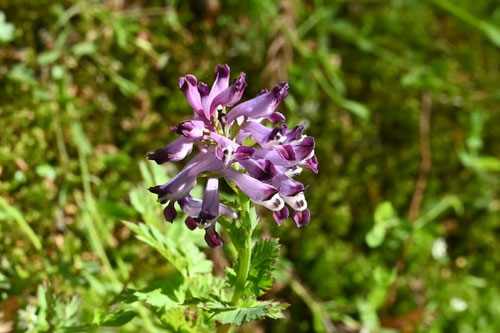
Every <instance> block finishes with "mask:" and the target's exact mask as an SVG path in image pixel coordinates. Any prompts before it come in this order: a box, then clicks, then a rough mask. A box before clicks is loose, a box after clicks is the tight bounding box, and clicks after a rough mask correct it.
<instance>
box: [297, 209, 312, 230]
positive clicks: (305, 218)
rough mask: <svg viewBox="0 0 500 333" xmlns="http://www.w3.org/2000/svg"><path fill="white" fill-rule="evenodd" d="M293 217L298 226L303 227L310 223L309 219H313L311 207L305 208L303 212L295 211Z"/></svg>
mask: <svg viewBox="0 0 500 333" xmlns="http://www.w3.org/2000/svg"><path fill="white" fill-rule="evenodd" d="M293 219H294V220H295V224H296V225H297V227H298V228H301V227H303V226H306V225H308V224H309V221H310V220H311V212H310V211H309V209H306V210H303V211H301V212H295V213H294V214H293Z"/></svg>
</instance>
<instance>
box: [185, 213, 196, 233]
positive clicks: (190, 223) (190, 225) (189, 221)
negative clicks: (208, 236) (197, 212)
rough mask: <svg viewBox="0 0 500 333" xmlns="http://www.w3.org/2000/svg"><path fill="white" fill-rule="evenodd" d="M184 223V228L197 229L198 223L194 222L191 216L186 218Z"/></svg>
mask: <svg viewBox="0 0 500 333" xmlns="http://www.w3.org/2000/svg"><path fill="white" fill-rule="evenodd" d="M184 223H186V226H187V227H188V228H189V230H194V229H196V228H197V227H198V222H196V220H195V219H193V218H192V217H191V216H188V217H187V218H186V221H185V222H184Z"/></svg>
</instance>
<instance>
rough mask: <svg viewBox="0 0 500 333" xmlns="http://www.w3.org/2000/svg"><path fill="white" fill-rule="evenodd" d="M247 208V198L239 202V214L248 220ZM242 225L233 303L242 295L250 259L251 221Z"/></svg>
mask: <svg viewBox="0 0 500 333" xmlns="http://www.w3.org/2000/svg"><path fill="white" fill-rule="evenodd" d="M242 197H243V198H244V196H241V195H240V201H242V200H241V198H242ZM249 208H250V201H249V200H248V199H246V200H245V202H241V216H242V218H243V219H247V220H248V217H249ZM243 227H244V228H245V233H244V234H245V240H244V242H243V244H242V245H243V246H242V247H239V248H238V260H239V266H238V271H237V272H236V283H235V285H234V293H233V297H232V298H231V303H233V304H236V303H237V302H238V301H239V299H240V298H241V295H243V292H244V291H245V285H246V282H247V278H248V273H249V272H250V261H251V259H252V234H253V231H254V228H253V227H252V225H251V223H243ZM231 241H233V240H231ZM233 244H234V241H233Z"/></svg>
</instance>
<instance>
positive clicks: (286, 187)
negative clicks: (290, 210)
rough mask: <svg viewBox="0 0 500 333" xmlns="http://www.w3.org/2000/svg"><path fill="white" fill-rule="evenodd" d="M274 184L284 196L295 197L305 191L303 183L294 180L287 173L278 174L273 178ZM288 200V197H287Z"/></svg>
mask: <svg viewBox="0 0 500 333" xmlns="http://www.w3.org/2000/svg"><path fill="white" fill-rule="evenodd" d="M272 183H273V186H274V187H276V188H277V189H278V191H279V192H280V195H281V196H282V197H295V196H296V195H298V194H299V193H300V192H304V190H305V187H304V185H302V183H300V182H298V181H296V180H293V179H292V178H290V177H288V176H287V175H285V174H282V173H281V174H278V175H276V176H275V177H274V178H273V180H272ZM285 201H286V199H285Z"/></svg>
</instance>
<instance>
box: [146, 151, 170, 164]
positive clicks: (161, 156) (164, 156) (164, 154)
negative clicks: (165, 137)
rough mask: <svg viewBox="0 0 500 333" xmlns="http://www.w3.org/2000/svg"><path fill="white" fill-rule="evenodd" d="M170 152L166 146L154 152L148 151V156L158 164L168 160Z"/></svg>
mask: <svg viewBox="0 0 500 333" xmlns="http://www.w3.org/2000/svg"><path fill="white" fill-rule="evenodd" d="M169 156H170V154H169V153H168V151H167V150H166V149H165V148H162V149H158V150H156V151H155V152H154V153H147V154H146V157H147V158H148V160H151V161H155V162H156V164H162V163H165V162H168V161H169V160H170V159H169Z"/></svg>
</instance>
